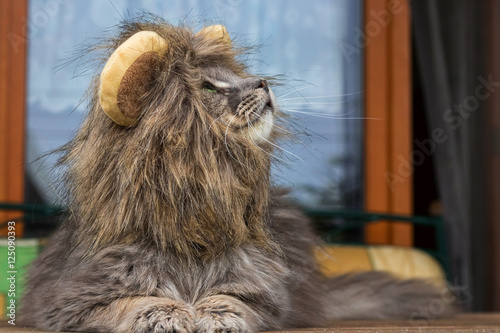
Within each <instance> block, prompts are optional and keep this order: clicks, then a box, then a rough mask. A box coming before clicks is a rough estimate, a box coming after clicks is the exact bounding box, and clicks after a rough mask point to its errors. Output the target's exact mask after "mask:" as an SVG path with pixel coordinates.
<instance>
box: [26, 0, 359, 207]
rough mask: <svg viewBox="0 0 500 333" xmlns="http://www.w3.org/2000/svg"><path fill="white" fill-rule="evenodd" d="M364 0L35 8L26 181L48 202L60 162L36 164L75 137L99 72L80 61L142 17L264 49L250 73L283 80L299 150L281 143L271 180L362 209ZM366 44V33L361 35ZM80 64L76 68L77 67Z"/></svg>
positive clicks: (82, 3) (121, 1)
mask: <svg viewBox="0 0 500 333" xmlns="http://www.w3.org/2000/svg"><path fill="white" fill-rule="evenodd" d="M360 3H361V1H360V0H334V1H329V0H315V1H299V0H296V1H290V0H274V1H266V0H261V1H243V0H217V1H201V0H191V1H181V0H178V1H164V0H141V1H132V0H129V1H127V0H112V1H102V0H73V1H67V0H54V1H42V0H32V1H30V8H29V26H30V40H29V42H30V43H29V68H28V101H27V102H28V103H27V105H28V124H27V126H28V140H27V142H28V147H27V155H28V156H27V159H28V161H30V162H31V163H30V166H29V168H28V175H29V179H30V181H31V183H32V184H33V186H34V188H36V189H37V191H38V192H39V194H40V195H42V196H43V197H44V198H45V199H46V200H47V201H49V202H58V201H60V200H58V198H57V194H56V191H55V190H54V189H53V187H52V186H51V180H50V179H51V177H50V175H51V174H53V171H54V167H53V165H54V163H55V157H54V156H50V155H49V156H48V157H46V158H44V159H37V157H39V156H40V155H42V154H44V153H46V152H48V151H50V150H53V149H55V148H57V147H59V146H61V145H62V144H64V143H65V142H67V141H68V140H70V139H71V137H72V136H73V135H74V133H75V131H76V129H77V128H78V126H79V124H80V123H81V120H82V117H83V115H84V111H85V102H83V103H80V102H81V99H82V97H83V96H84V94H85V90H86V88H87V86H88V84H89V82H90V80H91V77H92V75H93V74H94V73H95V69H91V70H90V71H87V69H88V68H89V66H87V64H86V63H85V62H86V58H85V57H82V58H78V57H77V59H75V54H79V52H81V50H82V49H83V50H84V49H85V46H83V45H85V43H88V42H90V43H92V42H93V40H94V38H96V37H101V36H106V35H109V34H112V32H113V29H112V27H113V26H114V25H116V24H117V23H118V22H119V21H120V20H122V19H123V18H124V17H125V18H126V17H131V16H135V15H136V14H139V13H140V12H141V11H148V12H152V13H155V14H157V15H160V16H162V17H164V18H166V19H167V20H169V21H170V22H171V23H173V24H179V23H183V22H186V23H188V24H194V25H195V26H196V28H201V27H202V26H203V25H204V24H212V23H223V24H224V25H226V27H227V29H228V31H229V33H230V34H231V36H232V37H233V38H235V41H236V42H241V43H250V44H252V45H261V47H260V48H259V49H258V51H257V52H256V53H255V55H252V56H251V57H249V62H250V64H251V67H252V70H253V72H255V73H259V74H263V75H277V74H282V77H281V78H282V83H283V85H282V86H279V87H277V88H276V89H275V94H276V95H277V96H278V97H279V100H280V103H281V107H282V108H283V109H284V111H285V112H287V113H288V114H290V115H291V116H292V118H291V122H292V123H293V127H292V131H293V132H295V133H297V134H299V135H297V136H296V137H295V140H294V143H292V144H290V143H288V144H286V143H283V144H280V152H281V153H278V152H277V154H276V157H277V159H278V162H280V161H283V160H284V161H285V162H284V163H277V165H276V167H275V168H274V170H273V178H274V180H275V182H276V184H278V185H282V186H287V187H291V188H292V189H293V192H292V195H293V196H294V197H296V198H297V199H299V200H300V201H301V202H302V203H303V204H306V205H312V206H318V205H328V206H329V207H348V208H357V207H360V206H361V199H360V198H361V170H362V162H361V157H362V153H361V152H362V147H361V142H362V131H361V130H362V120H361V119H360V118H361V116H362V91H361V90H362V60H361V53H362V52H361V50H359V49H356V48H354V49H353V46H352V45H355V42H354V40H355V38H356V31H359V29H358V30H357V29H356V27H359V26H360V25H361V24H360V20H361V7H360ZM358 37H359V36H358ZM72 59H73V60H74V61H73V62H71V61H70V60H72Z"/></svg>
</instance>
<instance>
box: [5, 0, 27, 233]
mask: <svg viewBox="0 0 500 333" xmlns="http://www.w3.org/2000/svg"><path fill="white" fill-rule="evenodd" d="M27 21H28V20H27V0H15V1H14V0H2V1H0V201H8V202H18V203H21V202H23V201H24V169H25V165H24V145H25V100H26V95H25V91H26V90H25V86H26V42H27V40H26V34H27V30H26V24H27ZM21 215H22V213H21V212H0V223H2V222H6V221H8V220H11V219H14V218H17V217H19V216H21ZM16 227H17V228H16V236H17V237H20V236H22V234H23V225H22V223H17V225H16ZM5 232H6V228H5V227H3V228H0V235H1V234H3V235H5V234H6V233H5Z"/></svg>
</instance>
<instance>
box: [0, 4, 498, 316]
mask: <svg viewBox="0 0 500 333" xmlns="http://www.w3.org/2000/svg"><path fill="white" fill-rule="evenodd" d="M144 11H146V12H151V13H154V14H156V15H159V16H161V17H163V18H165V19H167V20H168V21H169V22H171V23H172V24H176V25H178V24H187V25H190V26H194V27H195V30H197V29H200V28H202V27H203V26H204V25H209V24H219V23H221V24H224V25H225V26H226V27H227V30H228V32H229V33H230V35H231V37H232V38H233V41H234V42H235V43H236V44H240V45H258V46H259V49H258V51H257V52H256V53H255V54H252V55H251V56H249V57H248V59H247V63H248V64H249V65H250V67H251V71H252V72H253V73H256V74H262V75H277V74H279V75H281V77H280V78H281V79H282V82H281V83H283V85H281V86H279V87H276V89H275V94H276V95H277V96H278V100H279V102H280V107H281V108H282V109H283V111H285V112H286V113H288V114H289V115H290V116H291V127H290V128H291V131H293V132H294V133H296V134H297V135H296V137H295V139H294V140H293V142H288V143H282V144H281V147H282V150H281V151H279V152H278V153H277V163H276V165H275V167H274V169H273V181H274V183H275V184H276V185H280V186H286V187H290V188H291V189H292V193H291V196H292V198H293V200H295V201H296V203H297V204H298V205H300V206H301V207H303V208H304V210H305V211H306V212H307V213H308V214H309V215H311V216H312V217H314V218H315V220H316V222H317V224H318V229H319V230H320V231H321V232H323V233H325V235H326V237H325V238H326V239H327V241H331V242H347V243H351V242H355V243H365V244H389V245H394V246H403V247H417V248H422V249H424V250H425V251H427V252H428V253H431V254H432V255H433V256H435V257H436V258H437V260H438V261H439V262H440V263H441V264H442V265H443V267H444V269H445V270H446V274H447V278H448V281H449V283H451V284H452V285H454V286H455V287H456V288H458V289H460V291H461V292H462V293H463V297H464V301H465V302H466V305H467V307H468V309H470V310H475V311H491V310H500V265H498V264H497V262H500V242H499V241H500V207H499V205H500V159H499V157H500V155H499V154H500V151H499V147H500V137H499V136H498V134H497V133H499V132H498V127H500V114H499V111H498V109H499V107H500V92H497V90H498V89H499V87H500V67H499V61H498V59H500V47H499V46H500V43H499V42H500V1H498V0H484V1H480V2H474V1H467V0H455V1H452V0H436V1H434V0H421V1H405V0H331V1H329V0H314V1H307V2H306V1H298V0H295V1H290V0H275V1H264V0H261V1H243V0H215V1H201V0H191V1H181V0H169V1H164V0H135V1H134V0H106V1H104V0H72V1H69V0H0V21H1V22H4V24H3V25H2V26H1V27H0V34H1V35H2V40H1V42H0V208H3V210H0V223H2V227H3V228H4V229H5V223H4V222H6V221H9V220H16V221H18V236H24V237H25V238H27V239H29V238H34V237H37V238H44V237H47V235H48V234H49V233H50V232H51V231H52V230H54V228H55V227H56V226H57V225H58V223H59V222H60V220H59V219H58V218H55V217H53V215H57V213H58V212H59V210H60V208H61V207H62V208H63V207H64V202H65V200H64V198H60V197H59V196H58V191H57V189H56V187H57V179H58V177H59V175H58V169H57V167H55V166H54V164H55V162H56V156H55V155H51V154H48V155H47V153H49V152H50V151H52V150H54V149H56V148H57V147H59V146H61V145H63V144H64V143H66V142H68V141H69V140H71V138H72V137H73V135H74V134H75V132H76V131H77V129H78V127H79V125H80V124H81V122H82V120H83V119H84V116H85V113H86V110H85V106H86V101H85V99H84V94H85V90H86V88H87V87H88V85H89V82H90V80H91V79H92V78H93V77H94V76H95V75H98V73H99V71H100V69H101V68H100V67H99V66H97V67H96V66H93V64H94V63H93V62H92V55H87V56H80V55H81V52H82V51H85V49H86V48H87V47H88V45H89V44H92V43H94V42H96V41H97V40H98V38H101V37H106V36H113V34H114V33H115V32H116V29H115V26H116V25H117V24H119V22H120V21H122V20H124V19H127V18H131V17H134V16H136V15H138V14H140V13H142V12H144ZM375 220H376V222H374V221H375ZM359 222H362V223H359ZM365 222H369V223H365ZM352 226H354V227H352ZM0 228H1V227H0ZM332 230H333V231H334V232H332ZM2 274H3V273H2Z"/></svg>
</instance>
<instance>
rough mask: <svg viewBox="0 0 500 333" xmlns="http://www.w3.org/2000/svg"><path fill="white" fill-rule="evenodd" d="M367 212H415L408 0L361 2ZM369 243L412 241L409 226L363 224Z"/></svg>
mask: <svg viewBox="0 0 500 333" xmlns="http://www.w3.org/2000/svg"><path fill="white" fill-rule="evenodd" d="M363 22H364V38H365V40H364V43H365V46H366V47H365V48H364V65H365V70H364V73H365V89H364V91H365V116H366V117H367V120H366V121H365V133H364V134H365V137H364V148H365V173H364V186H365V187H364V194H365V195H364V207H365V210H367V211H375V212H384V213H394V214H407V215H411V214H412V213H413V172H412V166H411V165H412V162H411V160H410V159H411V150H412V136H413V134H412V124H411V119H412V108H411V27H410V23H411V22H410V9H409V4H408V2H407V1H406V0H364V18H363ZM365 241H366V242H367V243H369V244H393V245H400V246H412V245H413V225H412V224H410V223H407V222H386V221H380V222H375V223H370V224H369V225H367V226H366V227H365Z"/></svg>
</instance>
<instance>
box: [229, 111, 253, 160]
mask: <svg viewBox="0 0 500 333" xmlns="http://www.w3.org/2000/svg"><path fill="white" fill-rule="evenodd" d="M234 118H236V115H233V116H232V117H231V119H229V122H228V124H227V126H226V132H225V134H224V144H225V145H226V150H227V152H228V154H229V156H231V158H232V159H233V160H235V161H236V162H238V163H239V164H241V165H242V166H244V167H245V168H247V169H250V168H249V167H248V166H247V165H245V164H243V163H242V162H241V161H240V160H238V159H237V158H235V157H234V156H233V154H231V150H230V149H229V146H228V144H227V133H228V132H229V127H230V126H231V122H232V121H233V120H234Z"/></svg>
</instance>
